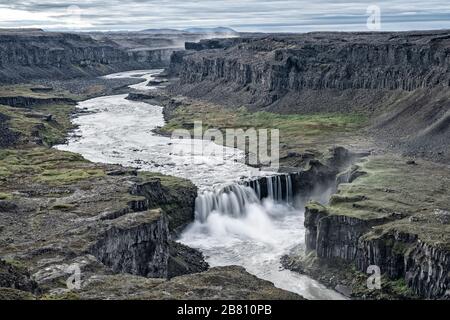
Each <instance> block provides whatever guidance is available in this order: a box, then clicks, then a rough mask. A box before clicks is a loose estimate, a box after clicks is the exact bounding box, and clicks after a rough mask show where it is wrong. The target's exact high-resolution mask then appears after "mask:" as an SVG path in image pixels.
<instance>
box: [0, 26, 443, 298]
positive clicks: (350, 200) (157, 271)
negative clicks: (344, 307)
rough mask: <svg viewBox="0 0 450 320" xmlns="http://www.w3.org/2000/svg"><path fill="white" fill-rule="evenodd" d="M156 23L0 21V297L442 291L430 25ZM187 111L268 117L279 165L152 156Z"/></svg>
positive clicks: (210, 123) (436, 81)
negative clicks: (210, 29)
mask: <svg viewBox="0 0 450 320" xmlns="http://www.w3.org/2000/svg"><path fill="white" fill-rule="evenodd" d="M160 32H161V31H158V32H156V34H155V31H154V30H147V31H143V32H140V33H137V34H132V33H126V32H124V33H111V34H108V33H105V34H103V33H91V34H66V33H48V32H43V31H41V30H31V31H30V30H22V31H10V30H7V31H1V32H0V76H1V77H0V82H1V83H3V84H4V85H3V86H2V87H1V90H0V104H1V105H0V120H1V123H0V146H1V147H2V149H1V150H0V151H1V154H0V180H1V181H2V186H1V188H0V213H1V217H2V220H1V222H0V242H1V243H2V249H1V251H0V257H1V259H2V261H0V287H1V288H0V297H2V298H13V299H14V298H15V299H18V298H27V299H36V298H38V299H42V298H44V299H46V298H50V299H53V298H56V299H71V298H73V299H124V298H125V299H210V298H212V299H302V297H301V295H303V296H304V297H307V298H311V299H314V298H315V299H318V298H319V299H320V298H343V297H344V296H345V297H347V298H354V299H411V298H413V299H417V298H426V299H448V287H449V284H450V277H449V270H450V258H449V256H450V254H449V243H450V238H449V235H450V229H449V223H450V219H449V217H450V214H449V208H450V203H449V194H448V192H449V190H450V174H449V167H448V166H449V164H450V163H449V159H450V154H449V150H450V148H449V144H448V141H450V140H449V138H450V130H449V119H450V118H449V111H448V110H449V101H450V100H449V97H448V87H449V86H450V70H449V69H448V66H449V63H450V33H449V32H448V31H447V30H442V31H423V32H399V33H396V32H386V33H384V32H380V33H338V32H318V33H308V34H301V35H293V34H241V35H240V36H239V37H238V36H237V35H236V34H233V35H232V37H228V38H214V39H204V38H208V37H217V35H215V36H214V35H212V36H207V35H205V34H204V35H199V34H195V33H189V32H181V33H176V34H175V35H174V34H170V35H168V31H167V30H166V31H164V32H166V33H165V34H163V35H162V34H160ZM185 42H186V43H185ZM156 68H157V69H160V68H165V71H164V72H162V70H159V71H158V72H155V71H154V70H153V71H152V73H148V70H147V71H146V70H144V69H156ZM127 70H136V71H133V72H129V73H126V76H124V74H119V75H114V74H113V75H110V76H107V77H102V78H96V77H97V76H100V75H102V76H103V75H106V74H111V73H114V72H121V71H127ZM158 73H159V74H158ZM146 74H150V76H149V77H147V76H145V77H144V78H145V79H146V82H141V81H142V79H143V78H142V77H143V75H146ZM115 105H116V107H115V109H114V108H113V107H114V106H115ZM108 108H111V109H108ZM133 108H134V109H133ZM108 112H109V113H110V114H108ZM114 113H115V115H116V117H117V119H115V118H114V117H113V116H114ZM153 113H154V114H153ZM131 116H133V117H134V118H133V119H134V120H133V121H132V122H133V123H131V124H129V123H126V119H130V117H131ZM147 120H148V121H147ZM198 120H202V121H203V122H204V123H206V126H207V127H206V128H209V129H219V130H224V129H225V128H228V127H231V128H241V127H243V128H249V127H255V128H257V129H258V128H267V127H275V128H279V129H280V132H281V137H280V142H281V158H280V172H261V171H260V170H258V168H250V167H248V166H246V163H245V159H246V157H247V156H248V151H247V150H235V151H234V152H235V153H234V154H233V157H232V158H230V159H227V160H229V162H226V163H225V165H221V166H219V165H217V166H216V167H215V168H214V170H216V171H214V172H215V177H214V178H209V177H208V175H209V173H208V170H211V169H208V168H209V167H208V166H200V167H198V168H196V167H190V166H189V165H186V166H184V164H182V163H181V162H180V163H178V162H177V161H175V160H174V158H173V157H172V158H170V157H169V158H165V157H167V155H170V154H169V153H170V148H168V147H167V146H170V145H171V144H172V143H173V141H172V142H170V139H169V138H168V136H170V134H171V132H172V131H173V130H174V129H179V128H182V129H188V130H190V129H192V127H193V123H194V121H198ZM115 121H116V122H115ZM146 121H147V122H146ZM150 122H151V124H150ZM103 124H110V125H111V126H113V127H110V128H108V127H107V126H106V127H105V126H103ZM114 126H115V127H114ZM92 128H95V129H96V131H95V132H93V131H89V130H90V129H92ZM119 128H120V132H118V131H117V130H119ZM137 128H139V130H138V132H136V130H137ZM150 128H151V129H152V130H151V133H149V132H150ZM115 129H116V130H115ZM102 130H103V131H102ZM156 133H159V134H162V135H160V136H159V135H157V134H156ZM125 138H126V139H125ZM144 138H145V139H147V140H145V141H146V143H147V144H146V143H143V140H142V139H144ZM89 139H91V140H89ZM102 139H105V140H102ZM108 139H112V140H108ZM117 141H121V142H120V143H119V144H120V145H119V146H116V147H114V148H112V147H110V146H112V145H114V144H113V142H117ZM210 143H212V142H210ZM149 145H151V146H152V148H149ZM55 146H56V148H57V149H59V150H57V149H55V148H50V147H55ZM164 146H165V147H164ZM63 150H66V151H63ZM79 154H81V155H79ZM241 161H244V162H243V163H242V162H241ZM182 166H184V167H182ZM179 168H183V170H181V169H179ZM227 172H228V175H227ZM188 179H190V180H191V181H189V180H188ZM235 198H236V199H239V200H237V202H236V201H234V200H233V199H235ZM249 208H251V209H249ZM255 208H256V209H257V210H256V209H255ZM252 210H253V211H252ZM258 210H259V211H258ZM259 212H262V213H261V214H262V217H263V218H264V219H260V218H261V216H259V218H258V220H251V221H258V223H260V222H264V221H269V223H267V224H261V225H260V226H261V228H263V229H262V230H263V231H264V230H270V231H271V232H272V231H274V232H275V233H274V234H273V235H272V236H273V237H278V235H279V238H280V239H286V240H285V241H284V242H285V244H284V245H281V246H280V245H279V244H278V243H277V242H274V243H275V245H274V243H271V242H270V241H271V240H272V239H270V235H267V236H269V237H268V239H266V238H265V237H262V236H261V234H260V233H261V230H259V231H258V230H257V231H258V232H255V230H254V229H252V228H250V227H249V225H245V223H246V222H247V220H245V219H246V218H248V217H252V216H254V214H255V213H258V214H260V213H259ZM217 213H219V214H217ZM214 219H216V220H214ZM233 219H234V220H233ZM265 219H266V220H265ZM277 219H280V220H277ZM283 219H285V220H283ZM212 221H220V222H221V224H220V225H221V226H224V229H226V232H225V234H221V235H222V236H225V237H224V238H226V239H232V240H233V241H235V240H236V239H237V240H238V241H237V242H239V241H241V242H243V243H244V245H243V247H242V248H241V247H239V246H234V245H233V241H230V243H232V244H231V245H230V246H229V247H221V246H220V245H221V244H220V245H218V246H217V247H211V246H209V245H205V241H204V239H203V242H202V240H201V239H200V240H199V238H201V237H205V238H206V239H208V240H210V241H211V243H215V241H217V242H220V239H221V238H220V237H215V236H214V232H218V231H221V230H220V229H216V228H215V227H214V226H218V225H217V224H216V225H213V224H212ZM230 221H231V222H230ZM292 224H298V225H295V228H293V227H292ZM230 226H232V227H236V226H238V227H239V228H240V229H238V230H240V231H239V232H241V233H239V232H238V235H240V236H242V235H244V236H245V237H249V238H252V237H253V238H254V239H253V238H252V239H251V240H252V241H254V240H255V239H257V240H258V239H262V241H261V243H258V242H257V241H256V242H252V241H248V239H246V238H245V237H243V238H235V236H236V234H235V233H234V232H235V229H232V228H231V227H230ZM280 226H281V227H280ZM227 228H229V229H227ZM265 228H267V229H265ZM277 228H279V229H277ZM230 230H231V231H230ZM283 232H285V234H283ZM302 232H304V235H303V234H302ZM219 233H220V232H219ZM291 233H292V234H291ZM292 235H294V236H292ZM300 235H301V236H302V239H296V238H295V237H298V236H300ZM230 236H232V237H231V238H230ZM283 236H286V238H283ZM288 236H289V237H290V238H289V239H288ZM265 240H270V241H269V242H268V243H269V244H270V245H267V246H266V244H265V243H264V241H265ZM245 241H248V242H245ZM291 242H292V243H291ZM286 244H288V245H286ZM245 245H249V246H253V249H252V250H254V255H255V257H254V260H256V261H259V260H258V259H257V257H260V256H262V257H266V260H265V261H262V262H261V261H259V262H258V263H259V265H258V264H255V263H254V262H253V263H252V262H249V261H248V260H246V259H245V255H244V254H242V252H244V251H245V250H247V251H248V248H247V247H245ZM267 248H272V251H274V250H273V248H276V250H279V251H277V252H268V251H265V250H267ZM220 250H223V252H220ZM235 250H240V251H235ZM276 250H275V251H276ZM236 252H238V253H239V254H235V253H236ZM233 254H234V255H233ZM258 254H259V256H258ZM269 254H270V259H269V258H267V257H268V256H269ZM242 256H244V258H242ZM271 259H272V260H273V261H272V260H271ZM269 260H271V261H270V263H267V261H269ZM234 262H236V263H237V262H238V263H240V265H239V266H236V265H235V264H236V263H234ZM211 264H212V266H211ZM72 265H78V266H80V268H81V271H82V277H83V278H82V279H83V281H82V287H81V289H80V290H76V291H71V290H69V289H68V288H67V287H66V284H65V279H66V278H67V277H68V274H67V272H66V271H67V269H68V268H69V267H70V266H72ZM374 265H375V266H378V267H379V268H380V271H381V276H382V288H381V289H380V290H370V289H368V288H367V286H366V280H367V278H368V276H369V275H368V274H367V270H368V268H369V267H370V266H374ZM281 266H282V267H283V268H284V269H283V270H281V269H280V270H275V269H277V268H281ZM258 268H260V269H258ZM274 270H275V271H274ZM263 279H264V280H263ZM286 279H287V280H286ZM293 279H294V280H293ZM313 279H316V280H318V281H319V282H320V284H319V283H317V282H315V281H314V280H313ZM293 282H298V284H300V285H299V287H301V286H304V287H302V288H297V287H295V283H293ZM217 283H220V288H219V287H217V285H216V284H217ZM273 283H275V286H274V284H273ZM323 285H325V286H326V287H327V288H328V289H327V288H325V287H324V286H323ZM279 288H281V289H279Z"/></svg>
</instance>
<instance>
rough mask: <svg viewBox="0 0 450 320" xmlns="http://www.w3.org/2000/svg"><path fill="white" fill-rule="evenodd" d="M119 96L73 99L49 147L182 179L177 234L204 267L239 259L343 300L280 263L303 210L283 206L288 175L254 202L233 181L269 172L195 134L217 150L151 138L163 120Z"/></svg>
mask: <svg viewBox="0 0 450 320" xmlns="http://www.w3.org/2000/svg"><path fill="white" fill-rule="evenodd" d="M158 72H161V70H151V71H148V70H147V71H146V70H139V71H132V72H124V73H118V74H113V75H109V76H107V78H126V77H134V78H142V79H143V80H145V81H144V82H142V83H139V84H137V85H133V86H131V87H132V88H134V89H137V90H152V89H154V87H149V86H147V83H148V82H149V81H150V80H151V79H153V77H152V75H155V74H157V73H158ZM126 96H127V95H115V96H107V97H100V98H95V99H90V100H86V101H83V102H81V103H79V105H78V107H79V108H81V109H84V110H86V111H89V113H85V114H81V115H79V116H78V117H76V118H75V119H74V121H73V122H74V123H75V124H77V125H78V129H77V130H76V131H75V134H74V136H73V137H72V138H70V139H69V142H68V144H66V145H59V146H57V148H58V149H60V150H67V151H72V152H77V153H80V154H82V155H83V156H84V157H85V158H86V159H88V160H91V161H94V162H103V163H117V164H122V165H126V166H133V167H139V168H141V169H142V170H147V171H156V172H161V173H164V174H169V175H173V176H178V177H183V178H188V179H190V180H191V181H193V182H194V183H195V184H196V185H197V186H198V187H199V190H200V195H199V197H198V198H197V200H196V221H195V222H194V223H192V224H191V225H190V226H189V227H188V228H187V229H186V230H185V231H184V232H183V234H182V235H181V238H180V242H182V243H184V244H186V245H189V246H191V247H195V248H198V249H200V250H201V251H202V252H203V253H204V254H205V256H206V258H207V261H208V262H209V264H210V265H211V266H223V265H241V266H243V267H245V268H246V269H247V270H248V271H249V272H250V273H252V274H254V275H256V276H258V277H260V278H263V279H266V280H269V281H271V282H273V283H274V284H275V285H276V286H277V287H279V288H282V289H286V290H289V291H292V292H296V293H299V294H301V295H302V296H304V297H305V298H308V299H343V298H344V297H343V296H342V295H340V294H338V293H337V292H335V291H332V290H328V289H326V288H325V287H324V286H322V285H320V284H319V283H318V282H317V281H314V280H312V279H310V278H308V277H306V276H302V275H299V274H297V273H294V272H291V271H288V270H282V269H281V265H280V262H279V259H280V257H281V256H282V255H283V254H285V253H287V252H288V251H289V249H291V248H292V247H294V246H295V245H298V244H299V243H302V242H304V239H305V234H304V232H305V231H304V227H303V212H302V211H300V210H298V209H295V208H294V207H292V206H291V205H289V204H288V203H290V202H291V203H292V201H293V196H292V183H291V181H290V180H286V182H285V183H284V187H282V184H281V178H279V177H273V178H267V185H268V189H269V190H268V192H267V193H268V195H269V197H268V199H265V200H263V201H260V195H261V192H262V190H260V186H259V184H255V183H253V184H252V187H249V186H243V185H238V184H236V182H239V181H240V182H242V181H243V180H248V179H249V178H255V177H258V176H263V175H268V174H270V173H267V172H265V173H264V172H260V171H258V170H256V169H254V168H251V167H248V166H246V165H245V163H244V159H245V156H244V153H243V152H242V151H240V150H237V149H231V148H226V147H222V146H218V145H216V144H214V143H213V142H202V141H201V140H198V141H196V143H203V146H206V147H207V148H209V150H214V149H217V150H218V152H217V154H218V156H215V155H214V154H213V155H209V156H204V155H202V154H196V153H195V149H194V150H193V149H192V148H191V147H190V145H188V146H186V145H185V144H186V142H185V141H183V140H174V139H170V138H167V137H162V136H158V135H156V134H154V133H153V132H152V129H154V128H156V127H158V126H162V125H163V124H164V120H163V116H162V108H161V107H160V106H156V105H149V104H147V103H143V102H136V101H129V100H126V99H125V98H126ZM174 146H176V147H178V149H179V147H180V146H183V147H185V148H183V150H184V151H185V154H184V155H183V156H179V155H173V154H172V151H173V148H174ZM224 150H225V152H223V151H224ZM223 154H225V155H226V156H225V158H223V156H222V155H223ZM276 200H278V201H276Z"/></svg>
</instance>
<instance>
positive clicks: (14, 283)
mask: <svg viewBox="0 0 450 320" xmlns="http://www.w3.org/2000/svg"><path fill="white" fill-rule="evenodd" d="M0 288H11V289H17V290H21V291H28V292H31V293H37V292H38V291H39V288H38V285H37V283H36V282H34V281H33V280H31V278H30V274H29V273H28V272H27V271H24V270H22V269H20V268H18V267H16V266H13V265H11V264H9V263H7V262H5V261H3V260H0Z"/></svg>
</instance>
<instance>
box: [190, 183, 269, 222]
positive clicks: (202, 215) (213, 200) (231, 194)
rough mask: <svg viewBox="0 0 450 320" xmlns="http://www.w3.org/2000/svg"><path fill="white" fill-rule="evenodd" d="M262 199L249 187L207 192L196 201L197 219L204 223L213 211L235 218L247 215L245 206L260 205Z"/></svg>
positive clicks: (238, 185)
mask: <svg viewBox="0 0 450 320" xmlns="http://www.w3.org/2000/svg"><path fill="white" fill-rule="evenodd" d="M259 202H260V199H259V197H258V195H257V193H256V192H255V190H254V189H252V188H251V187H249V186H245V185H241V184H233V185H230V186H227V187H225V188H223V189H221V190H219V191H214V192H211V191H207V192H204V193H203V194H201V195H199V196H198V197H197V199H196V200H195V214H196V218H197V219H199V220H200V221H202V222H204V221H206V219H207V218H208V215H209V214H210V213H211V212H213V211H219V212H221V213H224V214H228V215H231V216H234V217H239V216H242V215H243V214H244V213H245V206H246V205H247V204H250V203H259Z"/></svg>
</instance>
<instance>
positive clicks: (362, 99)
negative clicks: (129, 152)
mask: <svg viewBox="0 0 450 320" xmlns="http://www.w3.org/2000/svg"><path fill="white" fill-rule="evenodd" d="M186 48H187V49H191V50H188V51H186V52H177V53H176V54H174V55H172V59H171V65H170V68H169V70H170V72H171V73H172V74H174V75H178V76H179V78H180V80H179V82H178V83H176V84H175V85H173V86H170V90H171V91H172V92H174V93H177V94H184V95H188V96H191V97H194V98H202V99H206V100H210V101H213V102H215V103H219V104H222V105H227V106H241V105H245V106H246V107H248V109H250V110H260V109H262V108H263V109H264V110H265V111H273V112H279V113H322V112H326V113H328V112H333V113H335V112H339V113H355V112H357V113H361V114H366V115H368V116H370V117H374V118H375V117H376V119H375V120H374V126H373V132H372V133H373V135H374V136H376V137H377V138H378V139H377V140H378V141H379V142H380V143H381V144H383V145H384V146H385V147H388V148H391V149H396V150H400V151H402V152H405V153H406V154H408V155H413V156H420V157H428V158H432V159H433V160H438V161H441V162H448V161H450V153H449V150H450V148H449V147H448V141H449V140H450V126H449V119H450V116H449V113H448V108H449V101H450V97H449V93H448V92H449V90H448V87H449V85H450V69H449V65H450V50H449V48H450V32H449V31H448V30H442V31H428V32H427V31H423V32H398V33H394V32H392V33H330V32H320V33H309V34H302V35H279V34H276V35H264V36H253V37H241V38H238V39H232V40H230V39H224V40H221V39H220V40H217V39H214V40H210V41H207V40H205V41H203V42H200V43H199V44H187V45H186Z"/></svg>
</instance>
